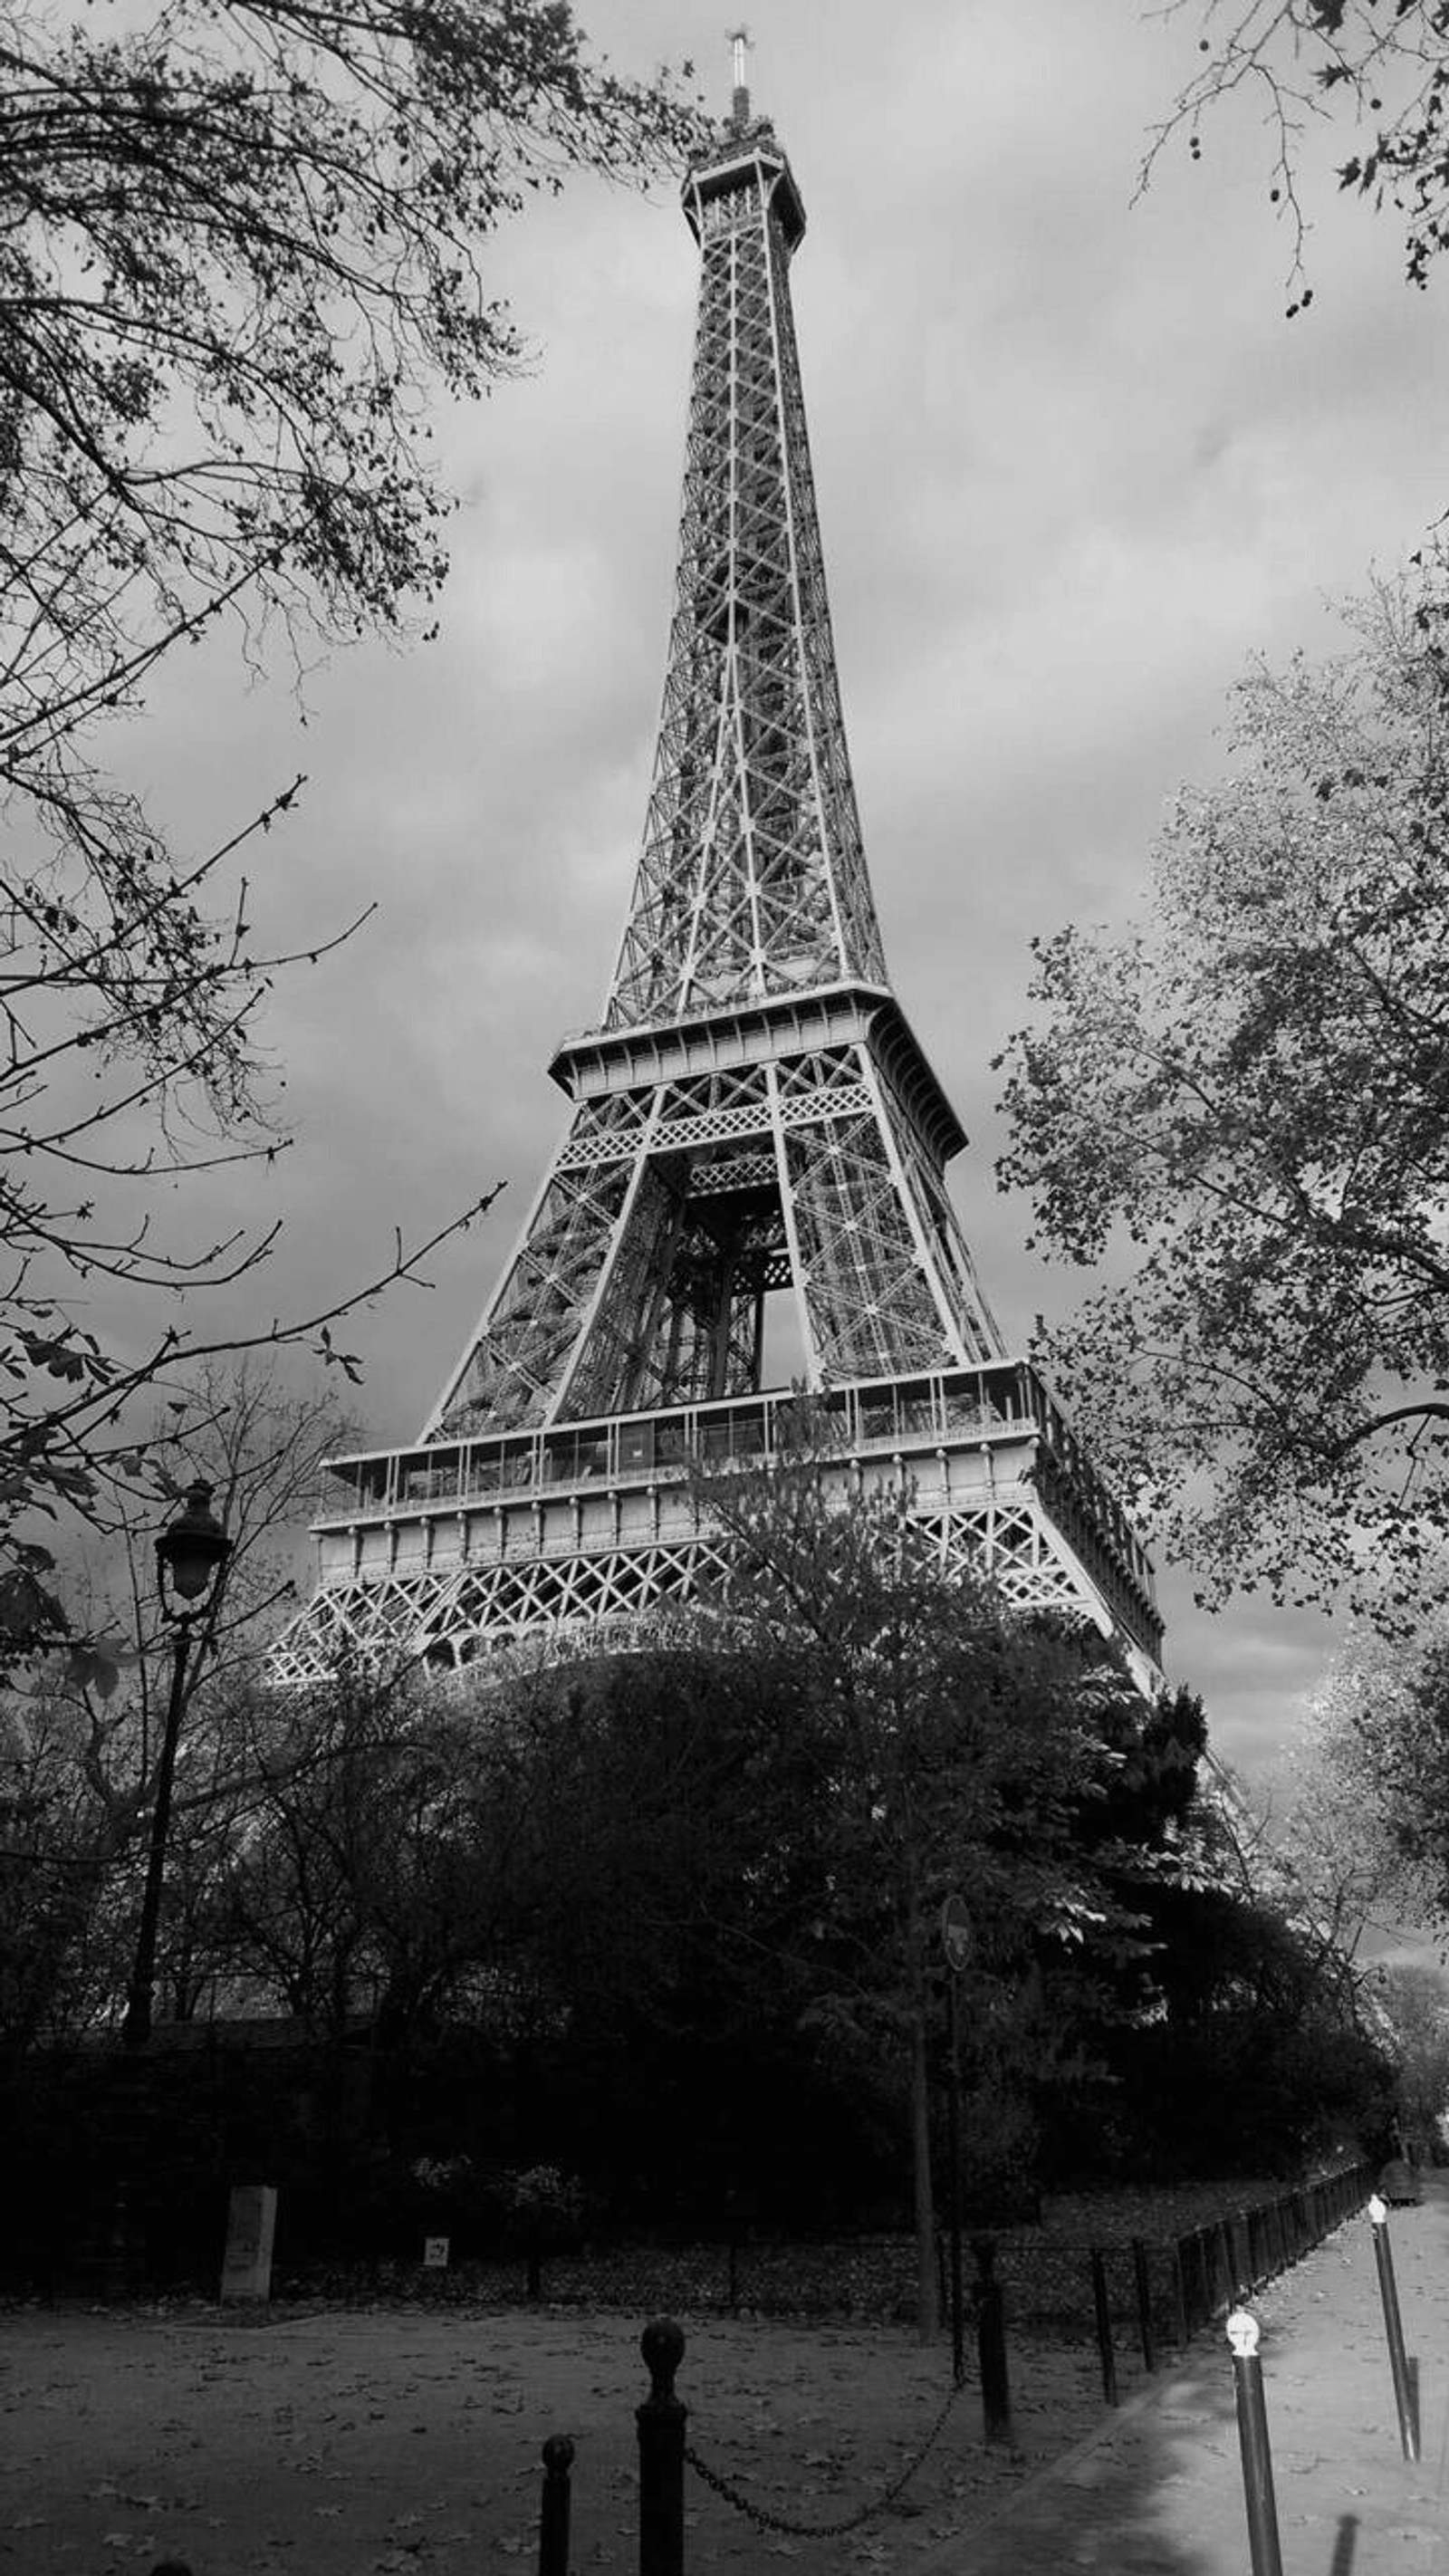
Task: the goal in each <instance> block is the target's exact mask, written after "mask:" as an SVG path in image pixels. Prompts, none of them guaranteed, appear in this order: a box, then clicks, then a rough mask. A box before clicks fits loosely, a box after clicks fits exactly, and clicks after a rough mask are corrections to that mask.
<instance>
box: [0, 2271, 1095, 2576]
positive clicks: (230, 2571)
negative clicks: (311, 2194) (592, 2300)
mask: <svg viewBox="0 0 1449 2576" xmlns="http://www.w3.org/2000/svg"><path fill="white" fill-rule="evenodd" d="M686 2333H687V2336H688V2350H687V2352H686V2356H685V2361H684V2365H683V2368H682V2370H681V2373H680V2379H679V2393H680V2395H681V2396H682V2397H684V2398H685V2399H686V2401H687V2402H688V2404H689V2406H690V2409H691V2417H690V2425H689V2435H690V2439H691V2441H692V2442H693V2443H695V2444H696V2445H697V2446H698V2448H699V2450H700V2451H701V2453H703V2454H704V2455H705V2456H706V2457H707V2458H709V2459H710V2460H711V2461H712V2462H713V2463H714V2464H715V2465H716V2466H717V2467H719V2468H720V2469H721V2470H723V2471H724V2472H725V2473H726V2474H727V2475H728V2476H730V2477H732V2478H734V2479H737V2480H738V2481H739V2482H740V2484H741V2485H742V2486H744V2487H746V2488H748V2490H749V2492H750V2493H751V2495H752V2496H754V2497H755V2498H757V2499H758V2501H759V2502H760V2503H761V2504H763V2505H765V2506H766V2507H767V2508H769V2509H771V2510H773V2511H774V2512H776V2513H781V2514H785V2515H788V2516H789V2517H790V2518H791V2519H798V2520H801V2521H806V2520H813V2521H820V2522H825V2521H829V2520H831V2519H833V2518H838V2517H840V2516H843V2515H845V2514H848V2513H849V2512H850V2511H851V2510H852V2509H853V2508H854V2507H855V2506H856V2505H857V2504H859V2503H861V2502H863V2501H865V2500H866V2498H867V2497H869V2496H871V2495H873V2494H876V2493H878V2492H879V2491H880V2489H881V2488H882V2487H884V2486H885V2485H886V2484H887V2483H888V2482H889V2481H890V2479H891V2478H892V2477H893V2476H895V2475H896V2474H898V2472H899V2470H900V2468H901V2467H902V2466H903V2464H904V2462H905V2460H906V2459H907V2457H908V2456H909V2455H910V2453H912V2452H913V2451H914V2450H915V2449H916V2448H917V2447H918V2445H919V2443H920V2442H921V2440H922V2439H923V2438H924V2436H925V2434H926V2432H927V2431H928V2429H929V2427H930V2425H931V2423H932V2422H933V2420H934V2418H935V2416H936V2414H937V2412H938V2410H939V2408H940V2405H941V2402H942V2399H943V2397H944V2396H945V2393H946V2389H947V2386H948V2382H949V2363H948V2359H947V2355H946V2351H945V2348H944V2347H941V2348H938V2349H936V2350H935V2351H931V2352H924V2353H923V2352H921V2351H920V2350H919V2349H918V2348H917V2346H916V2345H915V2344H914V2343H913V2342H912V2341H911V2340H910V2339H909V2338H908V2337H907V2336H905V2335H904V2334H898V2333H891V2332H889V2331H886V2330H877V2331H874V2332H869V2333H867V2332H864V2331H848V2330H844V2329H833V2328H830V2327H818V2328H803V2327H790V2326H780V2325H775V2324H766V2323H754V2322H744V2321H741V2322H739V2323H724V2322H720V2321H716V2320H708V2321H705V2320H700V2321H696V2322H689V2321H686ZM638 2334H639V2321H638V2320H637V2319H630V2318H624V2317H601V2316H589V2317H582V2316H578V2315H575V2314H573V2313H571V2312H564V2311H551V2312H545V2313H544V2314H541V2315H527V2316H520V2315H517V2314H515V2313H511V2312H476V2313H472V2314H459V2313H456V2312H452V2313H449V2314H447V2315H446V2316H444V2315H438V2314H423V2313H418V2312H410V2311H401V2312H388V2313H375V2312H369V2313H365V2314H356V2313H340V2314H331V2315H328V2314H309V2315H304V2316H299V2317H292V2318H287V2317H272V2318H270V2319H269V2320H268V2321H267V2322H265V2323H260V2322H258V2323H252V2322H250V2321H240V2320H238V2319H237V2318H236V2317H235V2316H234V2314H233V2313H231V2312H223V2311H219V2310H217V2309H215V2308H205V2307H198V2308H196V2309H194V2310H190V2311H188V2310H184V2309H182V2310H175V2309H173V2310H170V2311H166V2312H157V2311H139V2312H135V2313H117V2312H114V2311H87V2310H73V2311H64V2310H61V2311H58V2310H54V2309H30V2310H24V2311H21V2312H19V2313H16V2314H12V2315H10V2316H9V2317H7V2318H6V2319H4V2320H3V2322H0V2373H3V2375H0V2409H3V2413H4V2435H5V2438H4V2445H3V2450H4V2456H3V2461H0V2567H15V2568H16V2569H20V2568H23V2569H24V2570H25V2571H26V2576H62V2571H72V2576H122V2571H126V2576H136V2571H143V2570H146V2569H149V2568H150V2566H151V2565H152V2563H153V2561H154V2560H155V2559H157V2558H159V2557H161V2556H163V2555H166V2554H173V2555H179V2556H181V2557H184V2558H186V2559H187V2560H189V2562H190V2564H191V2566H192V2567H193V2569H194V2570H195V2576H283V2571H289V2576H402V2572H403V2571H419V2570H422V2571H428V2576H477V2571H478V2570H480V2569H482V2568H486V2567H489V2566H492V2565H495V2564H496V2565H497V2566H498V2567H499V2568H500V2569H502V2568H504V2567H506V2566H508V2565H509V2564H510V2563H513V2564H518V2565H520V2566H524V2567H528V2568H531V2567H532V2566H533V2564H534V2563H535V2557H536V2551H537V2545H538V2543H537V2532H538V2518H537V2517H538V2492H539V2480H540V2465H539V2450H540V2445H541V2443H542V2441H543V2439H544V2436H545V2435H546V2434H549V2433H553V2432H565V2433H569V2434H571V2435H572V2436H573V2438H574V2441H575V2443H576V2445H577V2459H576V2462H575V2469H574V2520H573V2562H574V2566H575V2568H576V2570H577V2571H578V2576H589V2571H591V2570H594V2569H607V2568H616V2569H618V2570H620V2571H623V2570H625V2569H629V2570H632V2569H633V2567H634V2566H635V2565H636V2563H637V2548H638V2543H637V2537H636V2531H637V2525H636V2519H635V2507H634V2474H635V2471H634V2463H635V2457H636V2451H635V2431H634V2412H633V2410H634V2408H635V2406H636V2405H637V2404H638V2402H639V2400H640V2399H641V2398H642V2397H643V2395H644V2394H645V2391H646V2379H645V2374H644V2371H643V2367H642V2364H641V2362H640V2359H639V2350H638ZM1013 2385H1014V2393H1015V2401H1016V2418H1017V2435H1018V2440H1019V2443H1020V2446H1021V2447H1020V2453H1019V2454H1018V2455H1016V2456H1014V2457H1013V2456H1012V2455H1010V2454H1006V2453H1003V2452H1000V2451H993V2452H987V2451H985V2450H984V2448H983V2445H982V2441H981V2429H980V2426H981V2419H980V2407H979V2403H978V2399H977V2395H976V2391H975V2388H974V2386H973V2385H970V2384H968V2386H967V2387H966V2389H965V2390H964V2391H963V2392H962V2395H961V2397H960V2399H959V2400H958V2402H957V2404H956V2406H955V2408H954V2409H953V2410H952V2413H951V2416H950V2418H949V2420H948V2423H947V2426H946V2429H945V2431H944V2433H943V2435H942V2437H941V2439H940V2440H939V2441H938V2442H937V2444H936V2445H935V2447H934V2449H933V2451H932V2453H931V2455H930V2458H929V2460H928V2461H927V2463H926V2465H925V2466H924V2467H923V2469H922V2470H921V2471H920V2472H919V2473H918V2475H917V2476H916V2477H914V2478H913V2479H912V2481H911V2483H910V2485H909V2486H908V2487H907V2489H906V2490H905V2493H904V2496H903V2498H902V2500H901V2504H900V2506H899V2507H897V2508H895V2509H893V2510H892V2511H891V2512H890V2513H888V2514H887V2515H886V2516H885V2517H884V2518H883V2519H881V2520H876V2521H872V2522H869V2523H867V2524H866V2525H865V2526H864V2528H863V2529H862V2530H861V2531H860V2532H858V2533H856V2534H854V2535H853V2536H851V2537H849V2538H837V2539H830V2540H815V2541H807V2540H803V2539H795V2538H788V2537H785V2536H783V2535H776V2534H772V2533H769V2532H765V2531H761V2530H758V2529H756V2528H754V2527H752V2526H751V2525H750V2524H749V2523H748V2522H746V2521H745V2519H744V2518H743V2517H742V2516H741V2515H740V2514H739V2513H738V2512H735V2511H732V2510H731V2509H730V2508H729V2507H727V2506H726V2505H724V2504H723V2503H721V2502H720V2501H718V2500H717V2499H716V2498H715V2497H714V2496H712V2495H711V2494H709V2492H708V2491H707V2490H706V2489H705V2488H704V2487H703V2486H702V2485H701V2483H700V2481H699V2480H698V2479H697V2478H695V2477H693V2476H692V2475H691V2477H690V2479H689V2485H688V2506H689V2524H688V2529H689V2534H690V2538H689V2544H688V2546H689V2559H690V2564H691V2568H692V2569H693V2568H694V2567H695V2566H697V2567H698V2569H699V2571H700V2576H705V2571H708V2576H716V2572H717V2571H718V2576H743V2571H745V2570H747V2569H751V2568H760V2567H762V2566H764V2565H767V2564H771V2563H773V2562H774V2561H775V2560H776V2559H778V2560H780V2561H781V2562H782V2563H785V2562H788V2563H793V2564H794V2565H795V2566H796V2567H797V2568H799V2569H800V2570H801V2571H802V2576H829V2571H834V2570H841V2569H855V2568H874V2569H880V2570H885V2571H887V2576H889V2571H895V2570H901V2571H907V2570H909V2569H910V2568H911V2566H912V2564H913V2563H914V2562H915V2561H916V2560H918V2559H920V2558H922V2557H923V2556H924V2555H926V2554H927V2553H928V2552H931V2551H934V2550H936V2549H938V2548H939V2546H940V2544H941V2541H942V2540H943V2539H944V2538H945V2536H946V2535H947V2534H948V2533H949V2532H951V2531H952V2530H955V2529H957V2528H959V2526H960V2525H961V2524H962V2523H963V2522H965V2521H967V2520H968V2519H970V2518H972V2517H973V2516H974V2515H975V2514H976V2513H978V2512H979V2511H981V2510H982V2508H983V2506H985V2505H986V2504H987V2503H989V2502H990V2501H991V2500H992V2499H993V2497H995V2496H996V2495H998V2494H1000V2493H1001V2492H1002V2491H1003V2490H1004V2488H1005V2487H1006V2486H1007V2485H1008V2484H1009V2483H1010V2482H1011V2481H1012V2480H1014V2479H1016V2478H1019V2477H1020V2476H1021V2475H1022V2474H1023V2472H1024V2470H1025V2469H1026V2468H1028V2467H1031V2466H1034V2465H1038V2464H1040V2463H1041V2462H1042V2461H1044V2460H1046V2459H1048V2458H1050V2457H1052V2456H1054V2455H1055V2454H1057V2453H1058V2452H1060V2451H1061V2450H1063V2449H1064V2448H1065V2447H1066V2446H1067V2445H1068V2444H1069V2443H1071V2442H1073V2441H1075V2440H1076V2439H1078V2438H1079V2436H1080V2435H1081V2434H1083V2433H1084V2432H1085V2431H1086V2430H1087V2429H1088V2428H1089V2427H1090V2426H1091V2424H1092V2423H1093V2422H1094V2421H1096V2419H1097V2417H1098V2415H1099V2413H1100V2399H1099V2395H1098V2390H1097V2384H1096V2373H1095V2360H1094V2356H1093V2354H1092V2352H1091V2351H1090V2350H1089V2349H1088V2348H1085V2347H1079V2348H1078V2349H1076V2350H1075V2351H1073V2352H1069V2353H1061V2352H1057V2353H1053V2354H1050V2355H1048V2354H1044V2353H1042V2352H1041V2351H1040V2350H1039V2349H1037V2348H1034V2347H1031V2348H1029V2347H1026V2346H1025V2345H1022V2346H1019V2347H1018V2348H1017V2350H1016V2352H1015V2354H1014V2381H1013Z"/></svg>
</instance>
